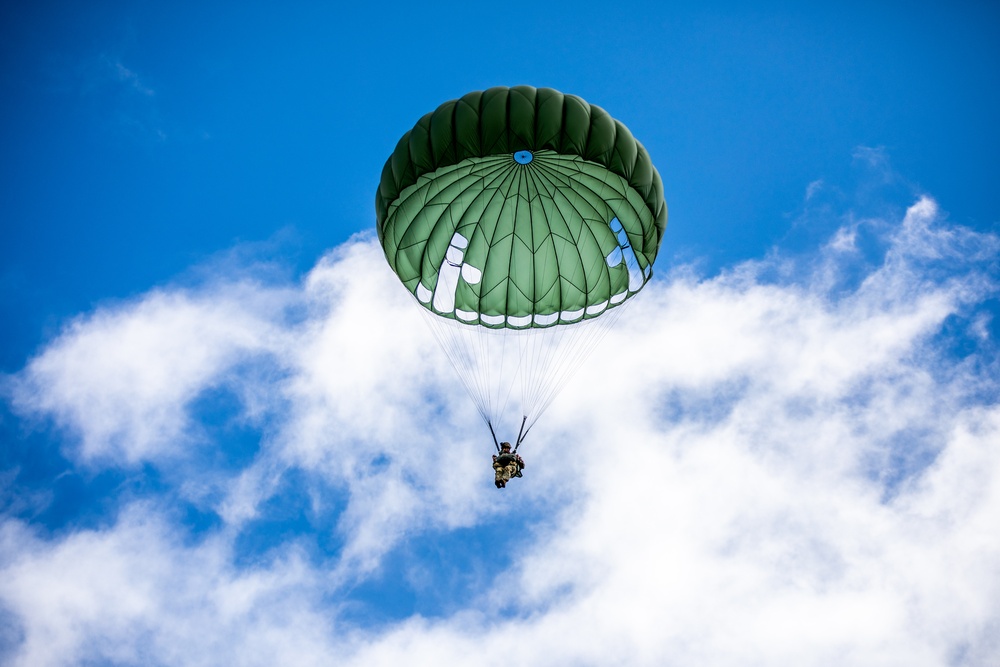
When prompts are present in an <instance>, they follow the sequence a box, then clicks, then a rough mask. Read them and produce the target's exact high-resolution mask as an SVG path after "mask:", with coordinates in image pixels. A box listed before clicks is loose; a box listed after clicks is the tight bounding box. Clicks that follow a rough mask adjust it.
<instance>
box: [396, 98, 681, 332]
mask: <svg viewBox="0 0 1000 667" xmlns="http://www.w3.org/2000/svg"><path fill="white" fill-rule="evenodd" d="M376 214H377V229H378V235H379V240H380V242H381V243H382V247H383V249H384V251H385V255H386V259H387V260H388V262H389V265H390V266H391V267H392V269H393V271H394V272H395V273H396V274H397V276H398V277H399V279H400V280H401V281H402V282H403V284H404V285H405V286H406V287H407V289H409V290H410V292H411V293H413V294H414V295H415V296H417V298H418V300H419V301H420V302H421V303H423V304H424V305H425V307H427V308H429V309H431V310H432V311H434V312H436V313H437V314H439V315H442V316H444V317H449V318H452V319H457V320H459V321H462V322H466V323H470V324H482V325H485V326H488V327H493V328H524V327H529V326H530V327H540V326H551V325H554V324H559V323H566V322H572V321H577V320H579V319H582V318H585V317H596V316H598V315H600V314H601V313H602V312H604V311H605V310H606V309H607V308H609V307H614V306H616V305H618V304H620V303H622V302H623V301H624V300H625V299H627V298H628V297H629V296H631V295H632V294H634V293H636V292H637V291H638V290H639V289H641V287H642V285H643V284H644V283H645V281H646V280H648V278H649V276H650V273H651V265H652V263H653V261H654V260H655V258H656V253H657V251H658V249H659V245H660V240H661V239H662V236H663V230H664V227H665V225H666V219H667V213H666V204H665V203H664V201H663V188H662V184H661V182H660V177H659V174H658V173H657V172H656V169H655V168H654V167H653V165H652V163H651V161H650V159H649V156H648V154H647V153H646V151H645V149H644V148H643V147H642V145H641V144H639V142H637V141H636V140H635V139H634V138H633V137H632V135H631V133H629V131H628V130H627V129H626V128H625V126H624V125H622V124H621V123H620V122H618V121H616V120H614V119H613V118H611V117H610V116H609V115H608V114H607V113H606V112H605V111H604V110H602V109H600V108H599V107H595V106H591V105H589V104H587V103H586V102H584V101H583V100H581V99H580V98H578V97H575V96H572V95H563V94H561V93H559V92H557V91H555V90H551V89H545V88H541V89H535V88H531V87H528V86H518V87H515V88H491V89H490V90H487V91H484V92H475V93H470V94H468V95H466V96H464V97H462V98H461V99H459V100H453V101H451V102H447V103H445V104H443V105H441V106H440V107H438V109H437V110H436V111H434V112H432V113H429V114H427V115H426V116H424V117H423V118H421V119H420V121H419V122H418V123H417V125H416V126H415V127H414V128H413V129H412V130H410V131H409V132H407V133H406V134H405V135H404V136H403V138H402V139H401V140H400V142H399V144H398V145H397V147H396V150H395V151H394V152H393V154H392V156H391V157H390V158H389V160H388V161H387V162H386V165H385V168H384V169H383V172H382V180H381V183H380V185H379V189H378V193H377V195H376ZM619 225H620V226H619Z"/></svg>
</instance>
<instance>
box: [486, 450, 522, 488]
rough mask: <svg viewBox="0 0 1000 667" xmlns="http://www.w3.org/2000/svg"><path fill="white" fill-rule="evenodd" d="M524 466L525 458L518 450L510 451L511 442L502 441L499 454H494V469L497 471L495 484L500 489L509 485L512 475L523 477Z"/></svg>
mask: <svg viewBox="0 0 1000 667" xmlns="http://www.w3.org/2000/svg"><path fill="white" fill-rule="evenodd" d="M522 468H524V459H522V458H521V455H520V454H518V453H516V452H511V451H510V443H509V442H501V443H500V454H499V456H498V455H496V454H494V455H493V470H494V471H495V473H496V481H495V484H496V486H497V488H498V489H502V488H504V487H505V486H507V482H509V481H510V478H511V477H521V476H522V475H521V469H522Z"/></svg>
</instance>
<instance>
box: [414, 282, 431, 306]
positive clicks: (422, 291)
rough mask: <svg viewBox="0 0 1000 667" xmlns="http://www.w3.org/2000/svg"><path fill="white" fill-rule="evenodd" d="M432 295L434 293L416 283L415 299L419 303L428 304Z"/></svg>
mask: <svg viewBox="0 0 1000 667" xmlns="http://www.w3.org/2000/svg"><path fill="white" fill-rule="evenodd" d="M433 295H434V293H433V292H431V291H430V290H429V289H427V288H426V287H424V284H423V283H417V298H418V299H419V300H420V303H430V302H431V297H432V296H433Z"/></svg>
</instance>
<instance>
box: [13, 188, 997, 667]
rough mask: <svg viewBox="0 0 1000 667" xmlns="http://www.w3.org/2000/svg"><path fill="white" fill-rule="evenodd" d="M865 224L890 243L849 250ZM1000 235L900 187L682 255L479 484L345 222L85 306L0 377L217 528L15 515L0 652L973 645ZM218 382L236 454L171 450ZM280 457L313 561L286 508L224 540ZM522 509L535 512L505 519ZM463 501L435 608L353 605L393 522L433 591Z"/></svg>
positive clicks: (191, 442) (983, 629) (762, 650)
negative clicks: (227, 264) (465, 585)
mask: <svg viewBox="0 0 1000 667" xmlns="http://www.w3.org/2000/svg"><path fill="white" fill-rule="evenodd" d="M864 235H875V236H877V237H878V240H879V243H880V244H881V245H880V247H883V248H884V249H885V250H884V252H883V254H882V257H881V260H880V262H879V263H878V264H877V265H875V266H872V267H867V268H863V267H859V265H858V264H857V263H856V262H855V261H854V259H853V256H854V253H853V252H852V251H851V248H852V247H853V246H854V243H855V239H856V238H857V237H858V236H864ZM849 241H850V242H849ZM998 256H1000V242H998V239H997V238H996V237H994V236H989V235H982V234H976V233H974V232H971V231H969V230H967V229H963V228H961V227H958V226H955V225H952V224H950V223H948V221H947V220H946V219H945V217H944V216H943V215H942V214H941V212H940V211H939V210H938V208H937V206H936V204H935V203H934V202H933V200H931V199H929V198H922V199H919V200H918V201H916V202H915V203H913V204H912V205H911V206H910V207H909V209H908V210H907V212H906V214H905V216H904V217H903V218H902V219H899V220H871V221H861V222H858V221H852V222H851V223H850V225H849V226H848V227H847V228H846V229H845V230H844V231H841V232H838V234H837V235H835V237H834V240H833V241H832V242H830V243H827V244H826V245H824V246H823V247H822V248H821V249H819V250H818V251H817V253H816V255H815V256H812V257H808V258H802V259H799V260H789V259H787V258H781V257H779V256H774V257H771V258H769V259H767V260H762V261H758V262H748V263H744V264H741V265H739V266H736V267H733V268H732V269H730V270H727V271H725V272H723V273H722V274H720V275H718V276H713V277H701V276H698V275H696V274H694V273H693V272H692V271H691V270H690V269H685V268H679V269H677V270H675V272H674V273H673V274H672V275H670V276H667V278H666V279H661V280H658V281H657V282H654V283H652V284H651V285H650V286H649V287H647V289H646V291H645V293H644V295H643V296H642V298H641V299H640V300H639V301H638V302H637V303H636V304H635V306H634V307H633V308H632V310H631V311H630V312H629V313H628V316H627V317H626V318H624V319H623V320H622V321H621V322H620V323H619V326H618V328H617V329H616V330H615V331H614V332H613V333H612V334H611V335H610V336H609V338H608V340H607V341H606V343H605V344H604V345H603V346H602V348H601V349H600V350H599V351H598V352H597V353H596V354H595V356H594V357H593V358H592V359H591V363H589V364H588V365H587V366H586V367H585V368H584V369H582V370H581V371H580V373H579V374H578V375H577V376H576V378H575V380H574V381H573V382H572V383H571V384H570V385H569V386H568V387H567V389H566V391H565V393H564V394H563V395H562V396H561V397H560V399H559V400H558V401H557V402H556V403H555V404H554V406H553V408H552V409H551V411H550V412H549V413H548V414H547V415H546V418H545V419H544V420H543V421H542V422H539V425H538V426H537V427H536V430H535V431H533V437H534V439H533V441H532V442H531V443H529V444H528V445H527V446H526V450H525V454H526V456H527V457H528V459H529V468H528V470H527V471H526V475H527V477H526V478H525V479H524V480H518V481H519V482H520V483H519V484H518V485H517V486H516V487H514V486H513V485H512V488H510V489H508V490H507V491H508V492H509V493H507V495H506V496H504V504H499V503H498V501H497V492H496V489H493V488H492V485H491V484H490V472H491V471H490V470H489V466H488V452H489V449H488V446H489V445H488V442H487V437H486V436H485V435H484V434H483V432H482V427H481V426H480V425H478V424H477V423H476V417H475V412H474V410H473V409H472V408H471V406H470V405H469V402H468V400H467V399H466V398H465V397H464V395H463V394H462V393H461V391H460V389H459V388H458V386H457V383H456V382H455V381H454V380H453V377H452V375H451V373H452V370H451V367H450V366H448V365H447V362H445V361H444V360H443V357H442V356H441V355H440V354H439V353H438V352H437V351H436V349H435V347H434V342H433V339H432V338H431V337H430V335H429V334H428V333H427V332H426V331H425V330H424V329H423V328H422V325H421V324H420V322H419V319H418V318H417V316H416V312H415V310H414V306H413V304H412V303H409V301H408V297H407V296H406V295H405V294H404V293H403V291H402V289H401V288H400V287H399V286H398V285H397V284H396V283H395V280H394V278H393V277H392V276H391V275H390V274H389V273H388V270H387V269H386V268H385V263H384V261H383V259H382V257H381V251H380V250H379V249H378V247H377V244H376V243H374V242H373V241H372V240H371V239H370V238H363V237H362V238H358V239H354V240H352V241H351V242H349V243H347V244H345V245H344V246H342V247H340V248H338V249H336V250H335V251H334V252H333V253H331V254H330V255H329V256H328V257H326V258H324V259H323V261H322V262H320V264H318V265H317V266H316V267H315V268H314V269H313V271H312V272H311V273H310V274H309V275H308V276H307V277H306V279H305V280H304V281H303V283H302V284H301V285H284V286H279V287H274V286H264V285H261V284H259V283H253V282H251V281H245V280H243V281H237V282H233V281H227V280H225V279H221V280H218V281H216V282H212V283H211V284H208V285H206V286H204V287H202V288H191V287H189V288H186V289H183V290H181V289H163V290H158V291H156V292H153V293H150V294H148V295H146V296H144V297H142V298H140V299H138V300H137V301H135V302H131V303H126V304H120V305H118V306H114V307H107V308H104V309H102V310H101V311H99V312H97V313H94V314H91V315H88V316H85V317H82V318H80V319H79V320H77V321H76V322H74V323H72V324H71V325H70V326H68V327H67V329H66V330H65V332H64V333H63V335H62V336H60V337H59V338H57V339H56V340H54V341H53V342H52V343H51V344H50V345H48V346H47V347H46V348H45V349H43V350H42V351H41V352H40V353H39V355H38V356H37V357H36V358H34V359H33V360H31V361H30V362H29V363H28V365H27V366H26V367H25V369H24V370H23V371H22V372H21V373H19V374H18V375H17V376H15V377H14V378H12V379H11V380H10V384H9V391H10V392H12V397H13V401H14V405H15V406H16V408H17V409H18V410H19V411H20V413H21V414H23V415H26V416H33V417H34V418H36V419H37V418H51V419H52V420H53V421H54V422H55V423H56V424H58V425H59V427H60V428H61V429H64V430H65V432H66V433H67V434H69V435H68V436H67V439H66V443H67V445H66V447H67V452H68V455H69V456H70V458H71V459H72V460H73V461H75V462H77V463H78V464H79V465H88V466H97V467H101V466H106V467H115V468H124V469H129V468H130V467H134V466H136V465H139V464H142V465H147V466H151V467H153V468H154V469H160V470H163V471H165V474H164V477H165V479H167V480H168V483H169V484H174V485H177V486H178V488H183V489H185V490H184V491H182V492H181V495H182V496H184V497H185V498H187V499H188V500H189V501H190V502H193V503H195V504H196V505H197V506H198V507H199V508H200V511H202V512H207V513H211V514H213V515H214V516H217V517H219V524H218V527H217V528H213V529H211V530H208V531H205V532H203V533H196V534H192V533H191V532H190V531H189V529H187V528H185V527H184V524H183V523H182V522H180V521H179V520H178V519H177V516H176V515H177V510H176V509H174V508H173V507H172V505H171V498H173V496H170V495H169V494H168V495H165V496H163V497H161V498H159V499H153V500H128V501H125V502H124V503H123V505H122V506H121V508H120V510H119V513H118V516H117V518H116V519H114V520H113V521H112V522H111V524H110V525H108V526H107V527H105V528H99V529H94V528H89V529H86V530H83V529H79V530H72V529H70V530H66V531H63V532H62V533H61V534H59V535H57V536H54V535H49V534H46V533H44V532H42V531H40V530H39V529H38V528H36V527H34V526H32V525H31V524H30V523H28V522H26V521H25V520H19V519H15V518H13V517H8V518H7V519H6V520H5V521H4V524H3V528H2V533H0V534H2V536H3V537H2V539H0V601H2V604H3V606H4V608H5V609H6V610H7V614H8V616H9V617H10V618H12V619H15V621H16V623H15V626H16V627H17V628H18V634H17V636H16V637H14V638H12V639H7V640H6V641H9V642H10V643H11V645H10V646H9V647H8V651H9V652H8V656H9V660H10V661H11V662H12V663H13V664H24V665H27V664H32V665H45V664H62V663H66V662H84V661H87V660H111V661H117V662H122V663H143V662H150V661H156V660H159V661H162V662H166V663H171V664H173V663H181V664H219V663H226V664H248V665H250V664H275V663H290V664H314V663H315V664H328V663H329V661H330V659H331V656H336V660H337V661H338V663H339V664H356V665H366V666H367V665H382V664H385V665H389V664H400V663H403V662H405V663H406V664H413V665H421V664H427V665H430V664H442V663H443V664H475V665H484V664H485V665H489V664H509V663H510V662H511V660H512V657H511V656H512V655H516V662H517V663H518V664H524V665H551V664H580V663H582V664H630V665H662V664H676V665H704V664H713V665H745V664H747V663H748V662H750V663H753V664H802V665H842V664H852V665H877V664H907V665H939V664H949V663H952V664H967V665H987V664H989V663H988V661H989V659H990V657H991V656H994V655H996V654H997V652H998V651H1000V644H998V639H997V637H1000V633H998V632H997V628H998V627H1000V603H998V602H997V600H1000V565H998V563H1000V533H998V532H997V530H996V528H995V526H997V525H1000V450H998V449H997V447H996V446H995V444H996V442H997V441H998V440H1000V406H998V405H997V404H996V395H997V389H998V387H997V384H998V381H997V379H996V378H997V377H1000V373H998V372H997V370H998V369H997V368H996V364H997V362H996V354H995V352H996V348H995V341H994V340H993V339H992V338H991V332H993V331H994V330H995V329H994V326H993V324H992V323H991V321H990V320H989V315H988V312H987V311H986V310H985V308H984V305H983V304H984V303H985V302H986V301H988V300H989V299H992V298H995V297H996V294H997V284H996V273H995V263H996V260H997V257H998ZM789 262H791V263H793V264H794V263H796V262H798V263H800V264H802V266H801V267H799V268H797V269H796V268H792V269H790V268H789V267H788V266H787V265H788V263H789ZM959 343H961V345H959V347H961V348H962V349H963V350H965V352H964V353H963V354H962V355H960V356H956V354H955V353H954V349H955V347H956V345H958V344H959ZM218 387H228V388H229V389H228V390H229V391H230V392H231V393H232V395H233V396H235V397H236V399H237V401H236V403H237V405H238V408H236V410H235V413H236V414H235V415H233V418H236V419H243V420H246V421H247V423H249V424H251V425H255V428H258V429H259V438H258V440H259V448H258V450H257V451H256V453H255V454H254V456H253V457H252V458H251V460H249V461H247V462H245V463H244V464H243V465H241V466H239V467H237V468H236V469H235V470H234V469H233V468H232V467H231V466H230V467H219V466H215V467H213V465H211V461H212V458H211V457H202V458H198V463H199V466H202V469H201V470H198V471H191V474H190V475H189V476H187V478H186V479H184V480H178V479H175V478H171V477H170V475H169V474H166V471H168V470H170V469H171V468H172V467H175V466H177V465H179V464H178V461H183V460H184V457H185V456H188V457H196V456H200V454H199V452H201V453H204V451H205V450H209V451H217V452H224V451H225V450H226V448H227V446H228V444H227V441H226V440H225V439H224V438H216V439H213V437H212V436H211V434H210V433H209V432H208V431H207V430H205V431H202V432H201V433H199V423H200V422H199V419H200V418H199V415H200V414H201V413H200V412H199V410H200V408H201V406H202V398H203V396H204V395H205V392H206V391H208V390H210V389H212V388H218ZM984 387H987V388H991V389H992V393H991V392H989V391H986V392H984V391H983V388H984ZM984 396H985V397H987V398H984ZM990 396H992V398H989V397H990ZM289 471H296V472H297V474H298V475H299V477H297V479H301V480H302V481H301V484H302V485H303V491H305V492H306V493H308V494H309V498H310V503H311V509H310V512H311V516H313V517H325V521H326V524H325V525H327V526H328V528H327V530H330V531H332V532H333V533H334V534H335V535H337V536H338V538H339V540H338V541H337V543H336V546H335V547H332V548H330V550H329V551H327V552H324V553H322V554H320V555H319V556H317V555H316V554H315V553H311V552H310V551H309V547H308V544H307V542H308V538H309V536H308V535H307V534H306V533H302V532H300V533H298V534H296V535H293V536H291V537H288V538H287V539H284V540H281V541H279V542H278V543H277V544H276V545H273V546H271V547H269V548H268V549H267V550H266V551H260V552H249V553H246V552H243V551H241V547H240V545H241V544H243V543H242V542H241V541H240V540H241V536H243V535H245V534H246V531H247V530H248V527H249V526H251V525H252V523H253V521H254V520H255V519H256V518H260V517H266V516H267V513H268V511H269V510H268V502H271V501H273V500H274V499H275V498H276V494H280V493H282V492H283V491H282V490H283V489H286V490H287V486H283V483H282V479H283V478H284V477H285V476H287V475H288V474H289ZM206 485H207V486H211V487H212V488H215V489H217V490H218V492H217V493H201V494H199V493H197V492H195V491H193V490H192V489H195V488H197V487H204V486H206ZM532 507H543V508H545V509H544V514H543V516H544V520H543V521H541V522H540V523H539V525H537V526H535V527H534V528H533V529H532V530H531V531H530V532H529V534H527V535H523V534H521V535H518V534H515V533H514V531H513V530H511V529H508V528H507V526H516V525H520V524H518V523H517V521H516V516H517V514H518V513H520V512H532V511H535V512H536V514H535V515H536V516H538V510H532ZM317 523H322V522H320V521H318V520H317ZM464 529H483V530H486V531H488V532H490V533H495V534H496V537H495V538H494V542H493V545H494V546H499V547H503V546H504V545H506V544H508V543H510V542H516V544H517V545H518V548H517V549H516V550H514V551H512V552H508V553H510V554H511V555H510V560H509V561H508V562H505V563H504V564H502V565H500V564H499V562H498V560H497V559H496V557H495V554H494V553H493V552H491V551H489V550H485V551H483V552H482V553H480V554H479V555H478V556H477V557H476V559H475V560H474V563H475V564H476V565H477V567H481V568H483V572H484V574H482V575H481V576H480V578H479V579H478V580H477V581H476V582H475V583H474V584H473V585H472V588H471V589H469V591H468V592H467V595H466V596H465V597H462V598H460V599H456V600H455V601H454V602H453V604H452V606H451V607H450V608H449V609H448V610H447V611H446V612H443V613H441V614H440V615H437V616H435V617H427V616H419V615H413V616H410V617H407V618H403V619H402V620H398V621H391V619H390V620H384V621H383V622H381V623H377V624H375V625H372V626H370V625H368V624H365V623H360V622H359V621H357V620H352V619H356V618H357V616H356V615H352V610H354V609H356V608H357V607H358V606H359V605H365V604H366V602H365V601H364V600H362V599H360V598H358V597H357V596H356V595H354V594H353V593H352V591H354V590H355V587H356V586H358V585H359V584H360V583H365V584H366V585H369V586H373V587H375V588H376V589H377V588H378V586H379V585H380V583H379V582H380V576H382V574H383V573H384V571H383V570H382V568H383V567H384V565H385V562H386V559H387V558H389V557H391V556H392V555H393V554H394V553H399V551H400V550H403V551H405V552H406V553H407V554H409V556H408V558H409V559H411V560H414V561H415V562H414V563H413V566H414V567H415V568H416V569H415V570H414V575H413V577H414V578H413V581H419V580H421V579H422V580H423V581H424V583H425V584H428V585H430V586H433V585H435V584H436V583H438V582H437V580H436V579H435V577H437V576H439V575H440V571H439V569H438V568H439V567H440V566H441V560H442V559H443V560H445V561H446V560H447V559H448V557H449V556H448V554H447V553H441V552H435V551H433V550H430V551H428V552H427V553H429V554H432V555H420V554H421V551H420V549H419V548H418V547H420V546H421V545H424V546H426V545H432V544H434V543H435V541H436V540H440V539H441V538H442V536H451V535H454V534H456V533H458V532H459V531H460V530H464ZM507 530H511V532H509V533H508V532H506V531H507ZM243 548H244V549H245V547H243ZM248 556H249V557H250V558H249V559H248ZM382 585H385V586H387V587H389V586H392V584H389V583H384V584H382ZM413 586H414V590H416V587H415V584H413ZM385 592H386V593H387V594H388V593H389V592H390V591H389V589H386V591H385ZM118 596H120V599H119V597H118ZM109 608H110V609H109ZM373 613H375V614H376V615H377V613H378V612H377V611H375V612H373Z"/></svg>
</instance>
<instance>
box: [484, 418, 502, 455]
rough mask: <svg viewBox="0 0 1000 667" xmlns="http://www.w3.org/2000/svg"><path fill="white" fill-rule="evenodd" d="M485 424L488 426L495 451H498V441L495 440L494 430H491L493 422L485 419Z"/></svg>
mask: <svg viewBox="0 0 1000 667" xmlns="http://www.w3.org/2000/svg"><path fill="white" fill-rule="evenodd" d="M486 425H487V426H489V427H490V435H492V436H493V446H494V447H496V448H497V452H498V453H499V452H500V443H499V442H498V441H497V434H496V431H494V430H493V423H492V422H491V421H490V420H489V419H487V420H486Z"/></svg>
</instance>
